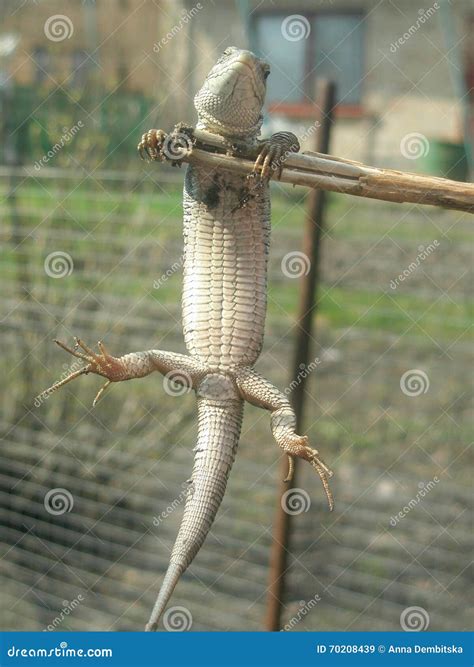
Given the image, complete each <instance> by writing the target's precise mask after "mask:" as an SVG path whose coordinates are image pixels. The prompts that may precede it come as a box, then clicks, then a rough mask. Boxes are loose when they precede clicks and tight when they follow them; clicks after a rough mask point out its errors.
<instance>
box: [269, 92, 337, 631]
mask: <svg viewBox="0 0 474 667" xmlns="http://www.w3.org/2000/svg"><path fill="white" fill-rule="evenodd" d="M335 92H336V86H335V84H334V83H333V82H331V81H326V80H320V81H318V82H317V86H316V97H315V99H316V106H317V108H318V116H319V118H318V120H319V122H320V126H319V131H318V133H317V136H316V141H315V150H316V151H317V152H318V153H328V152H329V140H330V133H331V125H332V118H333V108H334V104H335ZM326 196H327V195H326V192H325V191H324V190H311V191H310V192H309V194H308V214H307V218H306V225H305V233H304V240H303V252H304V253H305V255H307V257H308V258H309V260H310V270H309V272H308V275H306V276H303V277H302V285H301V291H300V300H299V308H298V316H297V320H296V325H297V332H296V339H295V351H294V361H293V378H297V377H299V378H300V379H301V382H298V384H297V386H296V387H295V389H294V390H293V392H292V396H291V402H292V405H293V408H294V410H295V414H296V421H297V430H298V432H299V433H301V431H302V421H303V408H304V398H305V378H304V377H303V376H302V374H301V368H302V367H306V366H307V365H308V363H309V361H310V359H309V356H310V348H311V338H312V329H313V323H314V315H315V313H316V307H317V303H316V289H317V284H318V275H319V264H320V257H321V237H322V230H323V226H324V213H325V204H326ZM297 470H298V466H297V460H296V461H295V474H294V476H293V482H292V484H293V486H296V478H297ZM286 473H287V457H286V456H285V457H283V460H282V466H281V472H280V475H281V479H282V480H283V479H284V478H285V476H286ZM287 489H288V484H287V483H285V482H283V481H282V482H281V483H280V485H279V489H278V500H277V508H276V515H275V521H274V528H273V544H272V549H271V555H270V577H269V587H268V597H267V612H266V618H265V629H266V630H270V631H278V630H279V629H280V626H281V612H282V606H283V596H284V592H285V591H284V584H285V574H286V570H287V554H288V552H289V545H290V515H289V514H288V513H287V512H285V511H284V510H283V508H282V506H281V502H280V499H281V496H282V494H283V493H284V492H285V491H286V490H287Z"/></svg>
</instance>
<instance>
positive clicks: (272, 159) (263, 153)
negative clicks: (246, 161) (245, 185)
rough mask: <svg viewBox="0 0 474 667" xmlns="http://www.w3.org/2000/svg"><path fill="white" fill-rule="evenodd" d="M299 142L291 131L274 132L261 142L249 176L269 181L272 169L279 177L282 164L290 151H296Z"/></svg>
mask: <svg viewBox="0 0 474 667" xmlns="http://www.w3.org/2000/svg"><path fill="white" fill-rule="evenodd" d="M299 149H300V144H299V141H298V139H297V137H296V136H295V135H294V134H293V133H292V132H276V133H275V134H272V136H271V137H270V139H267V140H266V141H263V142H262V147H261V150H260V152H259V154H258V155H257V159H256V160H255V164H254V167H253V172H252V174H250V176H251V177H253V178H255V177H258V176H259V177H260V180H261V181H269V180H270V176H271V175H272V171H275V172H276V176H277V178H278V179H280V178H281V173H282V171H283V164H284V162H285V160H286V158H287V157H288V155H290V153H297V152H298V151H299Z"/></svg>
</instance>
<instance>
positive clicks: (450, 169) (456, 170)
mask: <svg viewBox="0 0 474 667" xmlns="http://www.w3.org/2000/svg"><path fill="white" fill-rule="evenodd" d="M429 146H430V150H429V151H428V154H427V155H424V156H423V157H422V158H421V159H420V163H419V164H420V171H421V172H422V173H424V174H430V175H432V176H441V177H442V178H450V179H451V180H453V181H466V180H467V175H468V165H467V157H466V150H465V148H464V144H453V143H451V142H449V141H439V140H438V139H430V140H429Z"/></svg>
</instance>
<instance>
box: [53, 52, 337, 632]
mask: <svg viewBox="0 0 474 667" xmlns="http://www.w3.org/2000/svg"><path fill="white" fill-rule="evenodd" d="M269 73H270V67H269V65H268V64H267V63H266V62H264V61H263V60H262V59H260V58H258V57H257V56H256V55H254V54H253V53H252V52H250V51H248V50H244V49H238V48H236V47H229V48H227V49H226V50H225V51H224V53H223V54H222V55H221V56H220V57H219V59H218V60H217V62H216V63H215V65H214V66H213V67H212V69H211V70H210V72H209V74H208V76H207V78H206V80H205V82H204V84H203V86H202V88H201V89H200V90H199V92H198V93H197V94H196V96H195V98H194V105H195V109H196V111H197V116H198V124H197V128H199V129H203V130H206V131H208V132H211V133H214V134H217V135H220V136H221V137H222V138H224V139H225V140H226V143H227V144H228V145H229V150H230V151H232V147H234V148H235V146H236V145H237V144H240V145H241V146H242V145H245V146H247V147H248V148H254V149H256V152H257V157H256V161H255V166H254V173H253V175H252V176H253V180H252V178H250V179H249V177H248V176H245V175H241V174H235V173H232V172H230V171H228V170H227V171H226V170H225V169H221V168H215V167H212V168H210V167H207V166H206V167H203V166H200V165H196V164H194V165H192V164H191V165H188V167H187V172H186V176H185V183H184V194H183V211H184V215H183V221H184V271H183V274H184V276H183V294H182V312H183V333H184V339H185V344H186V348H187V350H188V353H189V354H188V355H184V354H178V353H174V352H167V351H163V350H147V351H143V352H132V353H129V354H125V355H123V356H121V357H115V356H113V355H111V354H110V353H109V352H108V351H107V349H106V348H105V346H104V344H103V343H102V342H101V341H99V342H98V350H99V351H98V353H97V352H94V351H93V350H92V349H90V348H89V347H88V346H87V345H86V343H85V342H84V341H82V340H81V339H79V338H76V339H75V345H74V347H69V346H68V345H66V344H65V343H63V342H61V341H58V340H56V341H55V342H56V343H57V344H58V345H59V346H60V347H61V348H63V349H64V350H65V351H67V352H68V353H70V354H72V355H73V356H74V357H77V358H79V359H81V360H82V361H83V362H84V364H85V365H84V366H83V367H82V368H80V369H79V370H76V371H74V372H73V373H71V374H70V375H69V376H68V377H66V378H65V379H63V380H61V381H60V382H57V383H55V384H54V385H53V386H52V387H50V388H49V389H48V390H46V392H45V393H48V394H49V393H51V392H52V391H55V390H57V389H59V387H62V386H64V385H65V384H67V383H68V382H70V381H72V380H74V379H75V378H77V377H79V376H80V375H87V374H89V373H94V374H96V375H100V376H102V377H104V378H105V379H106V383H105V384H104V385H103V387H102V388H101V389H100V390H99V392H98V394H97V396H96V398H95V399H94V402H93V405H95V404H96V403H97V401H98V399H99V398H100V397H101V396H102V394H103V393H104V391H105V389H106V388H107V387H108V386H109V385H110V384H111V383H113V382H119V381H125V380H131V379H134V378H142V377H145V376H147V375H149V374H150V373H152V372H154V371H159V372H160V373H162V374H163V375H165V376H167V377H170V378H172V380H173V381H174V382H175V383H177V384H178V385H185V386H187V387H190V388H192V389H193V390H194V391H195V393H196V396H197V411H198V435H197V444H196V447H195V457H194V466H193V471H192V476H191V479H190V480H189V486H188V491H187V496H186V501H185V506H184V513H183V518H182V521H181V525H180V528H179V531H178V535H177V538H176V541H175V544H174V547H173V550H172V553H171V557H170V562H169V566H168V569H167V571H166V574H165V576H164V579H163V581H162V585H161V587H160V589H159V592H158V596H157V599H156V603H155V605H154V608H153V611H152V613H151V616H150V619H149V622H148V624H147V625H146V628H145V629H146V630H147V631H152V630H156V629H157V627H158V624H159V620H160V618H161V616H162V614H163V612H164V611H165V608H166V605H167V604H168V602H169V600H170V598H171V595H172V593H173V590H174V588H175V586H176V584H177V583H178V580H179V579H180V577H181V575H182V574H183V572H184V571H185V570H186V569H187V567H188V566H189V565H190V563H191V562H192V560H193V559H194V557H195V556H196V554H197V553H198V551H199V550H200V548H201V546H202V544H203V542H204V540H205V538H206V536H207V535H208V533H209V531H210V528H211V525H212V523H213V521H214V518H215V516H216V514H217V511H218V509H219V506H220V504H221V501H222V498H223V496H224V492H225V488H226V484H227V479H228V477H229V473H230V470H231V467H232V465H233V462H234V459H235V456H236V451H237V446H238V443H239V437H240V430H241V424H242V417H243V408H244V403H245V402H246V401H247V402H248V403H251V404H253V405H256V406H259V407H261V408H264V409H266V410H268V411H269V412H270V415H271V430H272V433H273V436H274V438H275V440H276V442H277V444H278V445H279V446H280V447H281V449H282V450H283V451H284V452H285V453H286V454H287V455H288V462H289V469H288V475H287V477H286V479H285V481H291V478H292V475H293V469H294V457H300V458H302V459H304V460H306V461H308V462H309V463H310V464H311V465H312V466H313V468H314V469H315V470H316V472H317V473H318V475H319V477H320V478H321V481H322V484H323V487H324V490H325V492H326V496H327V499H328V503H329V509H330V510H332V509H333V507H334V502H333V496H332V493H331V491H330V488H329V482H328V480H329V478H330V477H331V476H332V471H331V470H330V469H329V468H328V466H327V465H326V464H325V463H324V461H323V460H322V458H321V457H320V455H319V452H318V451H317V450H316V449H312V448H311V447H310V444H309V440H308V437H307V436H305V435H298V434H297V433H296V432H295V426H296V418H295V414H294V411H293V409H292V407H291V404H290V402H289V400H288V397H287V396H286V395H285V394H284V393H282V392H280V391H279V390H278V389H277V388H276V387H274V386H273V385H272V384H271V383H270V382H269V381H268V380H266V379H265V378H264V377H262V376H261V375H259V374H258V373H257V372H256V371H255V369H254V365H255V363H256V361H257V359H258V357H259V355H260V352H261V349H262V345H263V338H264V325H265V314H266V300H267V297H266V287H267V262H268V255H269V244H270V188H269V180H270V177H271V176H272V175H273V172H274V171H276V177H277V178H278V176H279V174H281V169H282V164H283V160H284V156H285V155H287V154H288V153H289V152H297V151H298V150H299V148H300V147H299V143H298V140H297V138H296V137H295V135H294V134H292V133H290V132H277V133H276V134H273V135H272V136H271V137H270V138H269V139H266V140H265V139H259V134H260V129H261V124H262V121H263V115H262V110H263V105H264V100H265V93H266V79H267V77H268V75H269ZM177 128H178V129H179V126H177ZM169 136H171V135H168V137H169ZM165 141H166V135H165V133H164V132H163V131H162V130H155V129H152V130H150V131H148V132H146V133H145V134H144V135H143V136H142V139H141V141H140V143H139V145H138V149H139V151H140V153H141V155H142V157H143V155H144V153H145V154H146V155H147V156H148V157H149V158H151V159H162V160H163V159H167V153H168V152H167V151H166V150H165V151H163V147H164V144H165ZM178 141H179V136H178Z"/></svg>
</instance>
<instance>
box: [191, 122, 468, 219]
mask: <svg viewBox="0 0 474 667" xmlns="http://www.w3.org/2000/svg"><path fill="white" fill-rule="evenodd" d="M192 135H193V137H194V140H195V143H194V145H193V146H192V147H191V148H190V149H189V151H188V152H187V154H185V155H184V156H183V157H182V158H181V159H182V160H183V161H184V162H189V163H192V164H201V165H202V164H205V165H208V166H209V167H213V168H215V167H218V166H221V167H223V168H225V169H226V170H228V171H234V172H236V173H240V174H251V173H252V171H253V162H254V160H255V157H256V153H257V152H258V149H252V150H249V149H248V147H245V145H244V144H242V145H241V146H239V145H237V146H236V153H238V155H239V156H237V155H235V154H234V155H230V154H228V153H229V145H228V144H226V142H225V140H224V139H223V138H222V137H220V136H218V135H214V134H210V133H209V132H205V131H203V130H193V132H192ZM216 150H217V151H222V152H216ZM283 167H284V168H283V172H282V175H281V178H280V181H282V182H283V183H291V184H293V185H303V186H306V187H310V188H320V189H322V190H330V191H331V192H343V193H345V194H350V195H355V196H357V197H368V198H371V199H380V200H383V201H392V202H399V203H408V202H411V203H414V204H429V205H431V206H441V207H443V208H449V209H455V210H458V211H466V212H469V213H474V184H472V183H461V182H459V181H451V180H448V179H445V178H436V177H432V176H420V175H418V174H412V173H409V172H403V171H396V170H393V169H378V168H376V167H369V166H367V165H364V164H362V163H360V162H354V161H351V160H344V159H342V158H338V157H334V156H332V155H325V154H322V153H290V154H289V155H287V156H286V157H285V160H284V163H283Z"/></svg>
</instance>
